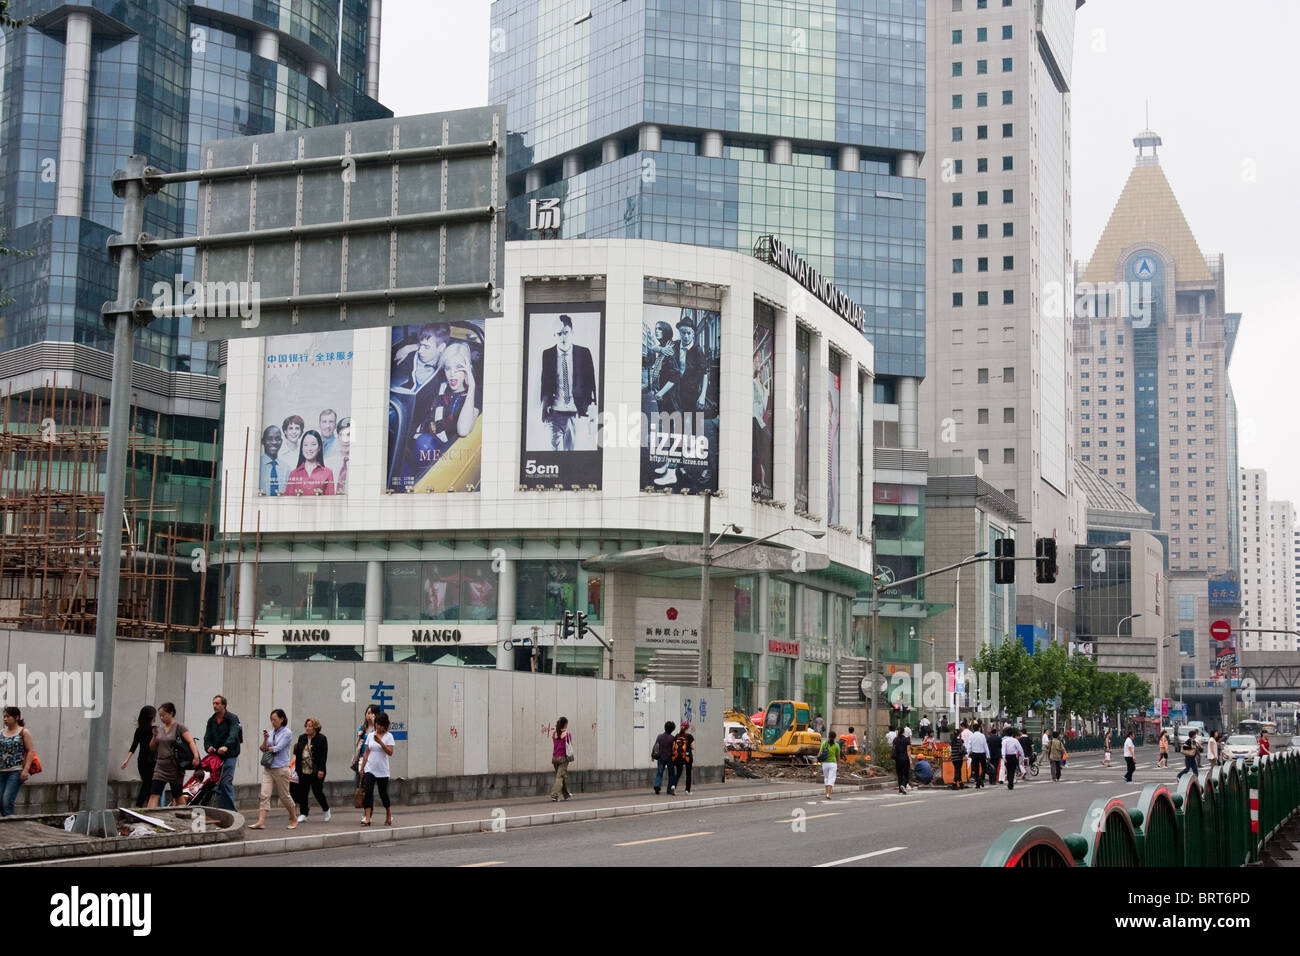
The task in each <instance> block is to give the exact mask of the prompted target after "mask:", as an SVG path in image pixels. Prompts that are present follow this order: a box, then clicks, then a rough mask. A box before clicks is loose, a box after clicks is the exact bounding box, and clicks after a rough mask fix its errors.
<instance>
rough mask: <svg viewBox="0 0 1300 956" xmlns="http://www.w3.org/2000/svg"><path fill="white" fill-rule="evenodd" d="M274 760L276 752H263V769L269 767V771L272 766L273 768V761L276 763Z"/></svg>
mask: <svg viewBox="0 0 1300 956" xmlns="http://www.w3.org/2000/svg"><path fill="white" fill-rule="evenodd" d="M274 760H275V751H274V750H264V751H262V766H263V767H267V768H268V769H269V768H270V766H271V763H272V761H274Z"/></svg>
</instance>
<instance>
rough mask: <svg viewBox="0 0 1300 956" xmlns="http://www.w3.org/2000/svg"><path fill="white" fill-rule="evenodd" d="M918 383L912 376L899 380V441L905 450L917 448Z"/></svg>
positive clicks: (905, 376)
mask: <svg viewBox="0 0 1300 956" xmlns="http://www.w3.org/2000/svg"><path fill="white" fill-rule="evenodd" d="M917 387H918V386H917V381H916V379H915V378H913V377H912V376H910V375H904V376H903V377H902V378H900V379H899V380H898V441H899V444H900V445H902V446H903V447H904V448H917V447H919V446H918V445H917V424H916V422H917Z"/></svg>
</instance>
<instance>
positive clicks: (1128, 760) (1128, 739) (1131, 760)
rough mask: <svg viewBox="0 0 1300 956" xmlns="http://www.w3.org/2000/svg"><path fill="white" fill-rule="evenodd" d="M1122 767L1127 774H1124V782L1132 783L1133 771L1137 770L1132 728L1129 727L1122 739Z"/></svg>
mask: <svg viewBox="0 0 1300 956" xmlns="http://www.w3.org/2000/svg"><path fill="white" fill-rule="evenodd" d="M1124 765H1125V767H1126V768H1127V769H1128V772H1127V773H1125V774H1124V782H1125V783H1132V782H1133V771H1135V770H1137V751H1136V750H1135V749H1134V746H1133V728H1132V727H1130V728H1129V730H1128V734H1127V735H1126V736H1125V737H1124Z"/></svg>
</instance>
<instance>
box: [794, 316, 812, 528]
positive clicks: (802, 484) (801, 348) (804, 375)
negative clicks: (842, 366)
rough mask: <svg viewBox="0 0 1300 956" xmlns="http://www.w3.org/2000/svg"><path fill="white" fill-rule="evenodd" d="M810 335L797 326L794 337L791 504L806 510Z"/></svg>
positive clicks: (797, 508)
mask: <svg viewBox="0 0 1300 956" xmlns="http://www.w3.org/2000/svg"><path fill="white" fill-rule="evenodd" d="M811 348H812V344H811V342H810V341H809V336H808V333H807V332H806V331H804V330H803V329H800V330H799V331H798V333H797V334H796V336H795V351H794V375H795V381H794V401H795V409H794V507H795V510H796V511H807V510H808V466H809V460H808V453H809V445H808V424H809V422H808V412H809V409H810V408H811V401H812V396H811V394H810V392H809V378H808V375H809V365H810V364H811V359H812V356H811Z"/></svg>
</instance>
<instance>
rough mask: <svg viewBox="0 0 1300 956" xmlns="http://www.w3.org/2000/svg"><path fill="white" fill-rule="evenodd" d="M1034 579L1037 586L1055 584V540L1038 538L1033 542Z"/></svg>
mask: <svg viewBox="0 0 1300 956" xmlns="http://www.w3.org/2000/svg"><path fill="white" fill-rule="evenodd" d="M1034 558H1035V560H1034V579H1035V580H1036V581H1037V582H1038V583H1039V584H1054V583H1055V582H1056V539H1055V538H1039V539H1038V540H1037V541H1035V542H1034Z"/></svg>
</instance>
